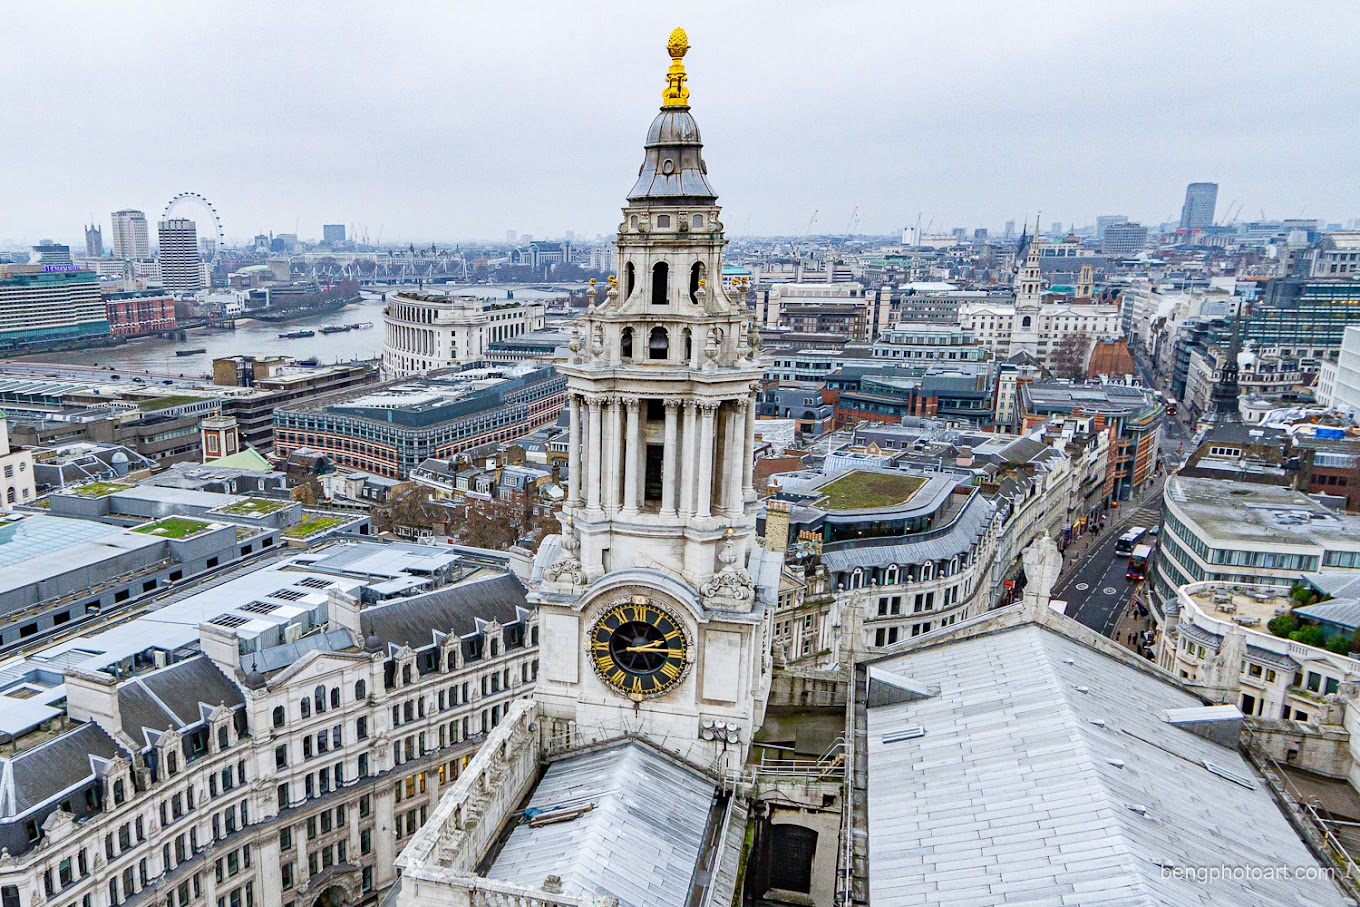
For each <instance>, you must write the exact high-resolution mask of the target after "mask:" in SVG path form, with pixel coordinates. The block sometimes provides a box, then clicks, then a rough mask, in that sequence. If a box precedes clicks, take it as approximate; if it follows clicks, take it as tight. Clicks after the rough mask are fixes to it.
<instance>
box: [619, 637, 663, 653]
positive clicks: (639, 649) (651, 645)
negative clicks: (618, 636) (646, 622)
mask: <svg viewBox="0 0 1360 907" xmlns="http://www.w3.org/2000/svg"><path fill="white" fill-rule="evenodd" d="M661 643H662V640H660V639H658V640H657V641H656V642H649V643H647V645H645V646H629V647H628V648H626V649H624V650H623V651H625V652H655V651H657V646H659V645H661Z"/></svg>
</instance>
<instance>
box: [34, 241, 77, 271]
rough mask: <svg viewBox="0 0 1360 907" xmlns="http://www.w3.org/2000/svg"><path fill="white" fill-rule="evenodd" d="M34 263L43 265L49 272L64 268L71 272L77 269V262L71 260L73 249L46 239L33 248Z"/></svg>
mask: <svg viewBox="0 0 1360 907" xmlns="http://www.w3.org/2000/svg"><path fill="white" fill-rule="evenodd" d="M31 260H32V262H33V263H34V264H36V265H42V266H43V267H44V268H47V269H49V270H52V269H56V268H63V269H67V270H71V269H74V268H75V266H76V265H75V261H74V260H72V258H71V247H70V246H68V245H65V244H64V243H56V242H52V240H50V239H44V240H43V241H42V242H40V243H38V244H37V245H36V246H34V247H33V255H32V258H31Z"/></svg>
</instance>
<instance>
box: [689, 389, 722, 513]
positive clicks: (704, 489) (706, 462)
mask: <svg viewBox="0 0 1360 907" xmlns="http://www.w3.org/2000/svg"><path fill="white" fill-rule="evenodd" d="M696 405H697V406H698V407H699V417H700V420H701V422H700V427H699V469H698V474H697V475H696V476H695V479H696V482H697V486H696V489H695V490H696V491H697V494H696V496H695V504H694V511H695V516H698V517H700V518H705V517H708V516H711V515H712V511H713V508H712V497H713V441H714V437H713V425H714V416H715V414H716V411H717V408H718V405H717V404H716V403H710V402H709V401H707V400H704V401H700V402H699V403H698V404H696Z"/></svg>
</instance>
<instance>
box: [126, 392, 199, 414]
mask: <svg viewBox="0 0 1360 907" xmlns="http://www.w3.org/2000/svg"><path fill="white" fill-rule="evenodd" d="M201 402H203V398H202V397H190V396H186V395H184V394H167V395H166V396H164V397H151V398H149V399H147V400H138V401H137V408H138V409H140V410H141V411H142V412H152V411H154V410H158V409H170V408H171V407H173V406H184V405H185V404H186V403H201Z"/></svg>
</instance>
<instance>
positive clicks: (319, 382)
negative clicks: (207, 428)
mask: <svg viewBox="0 0 1360 907" xmlns="http://www.w3.org/2000/svg"><path fill="white" fill-rule="evenodd" d="M213 383H215V384H218V385H222V386H225V387H239V388H251V390H249V391H238V392H234V393H231V394H230V395H228V396H227V397H226V398H225V399H223V400H222V410H221V411H222V414H223V415H224V416H231V417H232V418H234V419H236V423H237V427H238V430H239V432H240V436H241V447H242V449H245V448H250V447H253V448H255V449H257V450H261V451H268V450H269V449H270V448H271V447H273V445H274V411H275V410H276V409H280V408H284V407H296V406H299V405H302V404H304V403H307V402H308V401H311V400H317V399H320V398H322V397H328V396H334V395H336V394H339V393H341V392H343V391H352V390H355V389H357V388H360V387H368V386H371V385H374V384H377V383H378V371H377V369H375V368H373V367H372V366H370V365H366V364H361V363H351V362H341V363H337V364H336V365H326V366H321V367H319V368H312V367H307V366H299V365H294V364H293V360H291V359H288V358H285V357H274V358H264V357H261V358H256V357H254V356H228V357H224V358H221V359H214V360H213Z"/></svg>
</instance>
